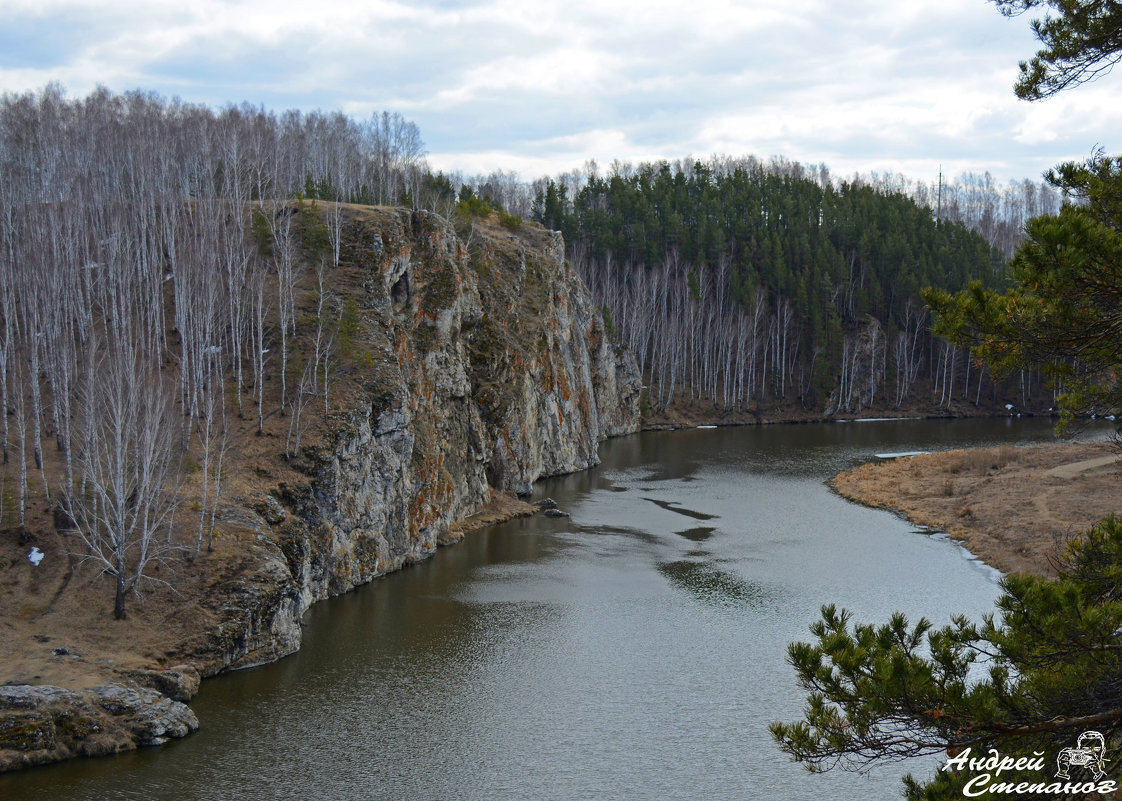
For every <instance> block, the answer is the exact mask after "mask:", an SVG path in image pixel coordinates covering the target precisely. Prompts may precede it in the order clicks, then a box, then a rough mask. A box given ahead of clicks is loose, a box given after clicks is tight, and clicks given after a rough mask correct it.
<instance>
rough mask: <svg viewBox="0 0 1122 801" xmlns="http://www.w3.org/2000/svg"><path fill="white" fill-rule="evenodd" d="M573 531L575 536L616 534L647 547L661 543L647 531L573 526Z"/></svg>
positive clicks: (622, 527)
mask: <svg viewBox="0 0 1122 801" xmlns="http://www.w3.org/2000/svg"><path fill="white" fill-rule="evenodd" d="M573 530H574V532H575V533H577V534H618V535H619V536H621V537H633V538H635V539H637V540H640V541H641V542H644V543H646V544H647V545H658V544H659V543H661V541H662V540H661V539H659V537H658V536H656V535H654V534H652V533H651V532H649V531H644V530H643V529H641V528H628V527H626V526H573Z"/></svg>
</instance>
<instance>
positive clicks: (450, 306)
mask: <svg viewBox="0 0 1122 801" xmlns="http://www.w3.org/2000/svg"><path fill="white" fill-rule="evenodd" d="M331 208H332V210H334V207H331ZM341 211H342V222H343V225H342V236H341V237H340V243H341V248H340V260H339V264H338V266H335V267H330V268H328V269H327V270H326V276H325V277H326V284H327V286H328V290H329V291H330V293H331V295H332V297H333V299H334V302H335V303H336V304H337V308H343V307H344V306H345V307H347V308H349V309H353V310H357V313H356V314H354V315H352V317H353V318H354V324H353V326H352V327H353V329H354V330H353V331H348V332H347V342H346V343H345V349H346V350H347V351H348V352H347V354H342V353H341V354H340V357H341V358H340V360H339V362H338V365H339V366H338V373H339V374H338V375H337V376H336V380H335V382H334V384H333V388H332V390H331V392H332V393H333V394H332V396H331V404H330V407H329V408H330V409H331V412H332V414H330V415H329V416H328V417H327V419H326V420H325V421H324V420H322V419H320V420H319V422H317V423H316V424H315V425H314V426H313V427H312V428H310V429H309V431H308V436H307V437H306V438H305V440H304V447H303V448H302V449H301V451H300V453H299V455H298V457H297V458H296V459H294V460H289V461H287V462H285V463H284V464H279V463H276V462H275V461H274V462H272V463H269V462H266V463H264V464H260V465H257V466H256V467H254V468H253V469H252V470H250V469H249V468H248V467H246V468H244V472H245V473H246V475H244V476H240V477H239V480H240V481H241V485H242V486H243V487H244V486H251V487H253V489H252V490H250V491H249V492H247V493H245V494H243V495H240V496H238V497H237V498H235V499H233V501H232V502H227V503H224V504H223V506H222V508H221V513H220V526H219V528H220V529H221V531H222V533H223V536H224V537H225V538H226V539H225V540H224V541H225V542H227V543H235V545H234V546H227V550H225V551H224V552H223V554H222V555H221V558H216V559H213V560H207V563H208V564H209V565H211V567H209V568H207V569H208V570H210V571H212V572H211V573H210V574H209V578H206V579H205V581H206V582H207V585H206V590H205V591H204V593H203V595H204V596H205V600H204V601H202V602H201V607H202V610H201V612H200V614H203V615H205V616H209V618H210V619H211V620H213V621H214V623H213V625H211V626H209V627H208V628H207V630H206V633H205V634H204V635H202V636H201V637H199V638H197V639H195V640H193V641H191V642H188V643H185V644H184V645H183V647H182V649H181V650H180V652H179V654H178V655H179V656H180V657H182V661H183V663H184V664H182V665H179V666H177V667H173V668H170V669H169V668H162V669H153V670H143V671H133V672H125V673H122V672H121V671H116V673H115V676H114V680H113V681H111V682H110V683H108V684H105V685H103V686H99V687H96V688H94V689H92V690H79V691H71V690H66V689H62V688H59V687H53V686H48V685H42V684H34V685H32V684H19V685H17V686H14V687H6V688H3V689H4V692H3V693H0V770H4V769H10V768H13V767H20V766H24V765H31V764H41V763H43V762H48V761H53V760H57V759H64V758H66V757H68V756H73V755H96V754H102V753H113V752H116V751H119V750H123V749H128V748H135V747H137V746H141V745H153V744H159V743H161V742H163V741H164V740H165V739H167V738H169V737H179V736H183V735H184V734H186V733H188V732H190V731H193V730H194V729H195V728H196V727H197V725H198V723H197V721H196V720H195V717H194V715H193V713H192V712H191V710H190V709H189V708H188V707H187V706H185V704H184V703H183V702H184V701H188V700H189V699H190V697H191V696H192V695H193V693H194V692H195V691H196V690H197V688H198V678H199V676H200V675H202V676H204V677H205V676H212V675H214V674H216V673H219V672H222V671H225V670H230V669H237V668H243V667H250V666H254V665H259V664H263V663H266V662H270V661H273V660H276V659H279V658H280V657H283V656H285V655H287V654H290V653H292V652H293V651H295V650H296V649H298V648H299V647H300V641H301V633H300V619H301V616H302V615H303V613H304V611H305V610H306V609H307V608H308V606H309V605H310V604H312V603H314V602H316V601H318V600H321V599H323V598H327V597H329V596H332V595H337V594H340V593H343V592H347V591H348V590H350V589H353V588H354V587H357V586H359V585H361V584H363V583H366V582H368V581H370V580H371V579H373V578H375V577H377V576H381V575H384V574H386V573H388V572H391V571H394V570H397V569H399V568H401V567H403V566H405V565H408V564H411V563H413V562H416V561H418V560H421V559H425V558H427V557H429V556H431V555H432V554H433V553H434V552H435V551H436V549H437V546H438V545H446V544H451V543H453V542H455V541H457V540H458V539H459V538H460V537H462V536H463V535H462V533H460V531H461V529H460V527H459V526H458V525H454V524H456V523H457V522H458V521H462V520H463V519H465V518H467V517H469V516H471V515H473V514H475V513H476V512H478V511H479V510H480V508H481V507H483V506H484V505H485V504H487V503H488V502H489V501H490V500H491V499H492V493H494V492H503V493H512V494H520V495H528V494H529V493H530V492H531V485H532V484H533V482H534V481H535V480H537V479H538V478H541V477H543V476H550V475H556V474H560V473H566V472H572V471H575V470H580V469H583V468H586V467H589V466H591V465H594V464H596V462H597V455H596V449H597V444H598V443H599V442H600V441H601V440H603V439H604V438H606V437H609V436H614V435H619V434H625V433H629V432H634V431H637V430H638V427H639V390H640V380H639V374H638V369H637V366H636V363H635V359H634V358H633V357H632V356H631V355H630V354H629V353H627V352H626V351H623V350H621V349H619V348H618V347H616V346H614V345H613V344H612V343H611V342H610V341H609V336H608V334H607V332H606V331H605V323H604V319H603V316H602V313H601V311H600V310H599V309H597V308H595V307H593V305H592V303H591V300H590V298H589V295H588V292H587V290H586V289H585V287H584V285H583V284H582V282H581V281H580V279H579V278H578V277H577V275H576V274H575V273H574V272H573V270H572V268H571V267H570V265H569V264H568V263H567V262H566V261H565V260H564V258H563V252H564V248H563V243H562V241H561V238H560V235H559V234H556V233H552V232H549V231H546V230H544V229H541V228H539V227H536V226H525V227H522V228H520V229H519V230H517V231H511V230H507V229H505V228H502V227H501V226H499V225H498V224H497V223H495V222H493V221H488V220H480V219H478V218H476V219H470V220H469V219H466V218H465V219H460V220H457V221H456V223H455V225H454V224H453V223H451V222H449V221H446V220H444V219H442V218H441V217H439V216H436V215H434V214H430V213H425V212H409V211H405V210H398V209H382V208H370V207H359V206H345V207H342V208H341ZM294 213H295V212H294ZM299 213H300V214H301V215H303V216H304V217H305V218H306V209H301V210H300V212H299ZM457 229H458V230H457ZM306 255H308V254H306ZM331 261H332V262H333V261H334V260H333V259H332V260H331ZM312 266H313V265H311V264H307V265H305V267H306V269H305V280H304V282H303V285H302V286H300V287H298V288H297V289H298V293H299V294H300V296H301V297H302V299H303V302H300V301H298V306H299V307H301V308H302V313H303V314H305V316H307V314H308V313H309V309H314V308H315V304H314V302H312V301H311V300H310V299H311V298H313V297H315V294H314V293H315V292H317V291H322V288H321V287H317V286H312V285H311V284H312V282H311V280H310V278H309V276H310V275H311V274H312V273H313V272H314V271H313V270H312V269H311V267H312ZM313 327H314V326H313ZM302 344H303V345H304V346H306V345H307V343H306V342H304V343H302ZM300 347H301V344H300V343H298V344H297V348H296V350H299V348H300ZM293 358H295V357H293ZM274 383H276V382H275V375H274ZM320 408H321V411H320V413H319V418H322V416H323V413H322V407H320ZM313 414H314V412H309V416H311V415H313ZM289 425H290V424H289V423H284V424H283V426H284V427H288V426H289ZM289 430H291V428H290V429H289ZM270 436H276V434H275V433H272V434H271V433H269V432H268V431H267V432H266V436H265V437H264V438H255V441H257V442H259V443H262V446H261V447H262V448H263V449H264V450H261V452H265V450H267V449H268V448H269V447H274V448H275V447H276V446H270V445H268V444H267V443H268V442H269V439H268V437H270ZM273 441H274V442H275V441H276V440H273ZM241 444H242V445H243V446H246V447H248V446H249V445H250V444H251V443H250V442H248V441H246V442H243V443H241ZM235 447H237V445H235ZM274 453H275V451H274ZM270 458H274V459H275V457H270ZM240 464H243V465H246V464H248V463H247V461H246V460H245V459H242V461H241V462H240ZM294 468H295V469H294ZM282 474H283V476H284V479H283V480H279V479H277V478H276V477H275V475H282ZM270 477H272V478H270ZM231 547H232V550H231V549H230V548H231ZM205 575H207V574H204V576H205ZM63 650H65V649H63ZM192 677H193V678H192ZM204 725H205V721H204Z"/></svg>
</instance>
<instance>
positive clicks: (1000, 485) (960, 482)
mask: <svg viewBox="0 0 1122 801" xmlns="http://www.w3.org/2000/svg"><path fill="white" fill-rule="evenodd" d="M1118 455H1119V452H1118V450H1117V447H1116V446H1114V445H1113V444H1112V443H1109V442H1091V443H1072V444H1055V443H1053V444H1042V445H1027V446H1012V445H1004V446H1001V447H998V448H981V449H968V450H950V451H938V452H933V453H928V454H919V455H914V456H903V457H899V458H896V459H891V460H885V461H881V462H872V463H868V464H864V465H861V466H859V467H856V468H854V469H852V470H847V471H845V472H842V473H839V474H838V475H837V476H835V477H834V478H832V479H831V480H830V481H829V485H830V487H831V488H832V489H833V490H834V491H835V492H837V493H838V494H839V495H841V496H842V497H843V498H845V499H847V500H849V501H852V502H855V503H859V504H862V505H863V506H868V507H871V508H875V509H884V510H886V511H890V512H892V513H894V514H896V515H898V516H900V517H903V518H905V519H907V520H908V521H909V522H911V523H912V524H913V525H916V526H918V527H920V528H923V529H927V530H929V531H932V532H939V533H943V534H945V535H946V536H947V537H949V538H950V539H952V540H955V541H956V542H959V543H961V544H962V545H963V547H964V548H966V550H967V551H968V552H969V553H970V554H972V555H973V556H975V557H976V558H977V559H979V560H980V561H981V562H982V563H984V564H986V565H988V566H990V567H993V568H995V569H997V570H999V571H1001V572H1002V573H1004V574H1009V573H1034V574H1036V575H1039V576H1044V577H1048V578H1051V577H1054V576H1055V575H1056V561H1057V559H1058V558H1059V557H1060V555H1061V554H1062V551H1063V547H1064V545H1065V544H1066V543H1067V542H1068V541H1069V540H1070V539H1072V538H1073V537H1075V536H1077V535H1078V534H1079V533H1080V532H1081V531H1084V530H1086V529H1087V528H1089V527H1090V526H1091V525H1093V524H1094V523H1096V522H1097V521H1099V520H1100V519H1102V518H1103V517H1105V516H1106V515H1108V514H1110V513H1118V512H1120V511H1122V509H1120V506H1122V504H1120V503H1119V502H1118V500H1117V497H1118V492H1117V491H1118V489H1119V481H1120V476H1122V467H1120V466H1119V464H1118V463H1117V460H1116V459H1115V458H1114V457H1117V456H1118Z"/></svg>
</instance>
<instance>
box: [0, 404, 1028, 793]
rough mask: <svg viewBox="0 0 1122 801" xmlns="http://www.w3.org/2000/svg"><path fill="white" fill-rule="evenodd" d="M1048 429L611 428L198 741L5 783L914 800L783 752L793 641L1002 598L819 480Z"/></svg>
mask: <svg viewBox="0 0 1122 801" xmlns="http://www.w3.org/2000/svg"><path fill="white" fill-rule="evenodd" d="M1048 438H1050V433H1049V423H1048V422H1047V421H1024V422H1022V423H1019V424H1018V423H1007V422H1005V421H955V422H947V421H914V422H907V423H864V424H856V423H854V424H845V425H819V426H808V425H804V426H775V427H765V428H742V429H723V430H720V431H712V430H702V431H683V432H666V433H655V434H647V435H642V436H634V437H627V438H623V439H619V440H614V441H611V442H608V443H605V445H604V447H603V449H602V451H601V455H602V457H603V464H602V465H601V466H600V467H599V468H597V469H594V470H590V471H586V472H584V473H579V474H575V475H572V476H567V477H562V478H559V479H556V480H551V481H548V482H542V483H541V484H540V485H539V486H538V487H537V491H538V493H539V495H541V496H546V495H548V496H550V497H553V498H555V499H556V500H557V501H558V502H559V503H560V504H561V505H562V507H563V508H565V509H566V510H567V511H569V512H571V514H572V518H571V519H565V518H556V519H552V518H545V517H536V518H532V519H524V520H516V521H512V522H510V523H508V524H505V525H503V526H497V527H493V528H491V529H488V530H484V531H480V532H476V533H473V534H471V535H469V537H468V538H467V539H466V540H465V541H464V542H463V543H462V544H460V545H458V546H456V547H454V548H448V549H441V550H440V552H439V553H438V555H437V557H436V558H435V559H432V560H430V561H428V562H425V563H422V564H420V565H417V566H415V567H412V568H410V569H408V570H405V571H403V572H401V573H399V574H396V575H393V576H390V577H388V578H386V579H384V580H381V581H378V582H375V583H373V584H372V585H370V586H368V587H366V588H363V589H362V590H361V591H359V592H355V593H352V594H350V595H348V596H344V597H341V598H337V599H333V600H332V601H329V602H325V603H323V604H319V605H317V606H315V607H313V608H312V610H311V611H310V612H309V614H308V616H307V620H306V623H307V626H306V628H305V647H304V649H303V650H302V651H301V652H300V653H299V654H297V655H295V656H293V657H290V658H289V659H286V660H283V661H282V662H280V663H278V664H276V665H272V666H269V667H267V668H263V669H260V670H254V671H248V672H244V673H240V674H234V675H231V676H227V677H223V678H221V679H218V680H215V681H210V682H207V683H206V684H205V685H204V689H203V691H202V693H200V695H199V697H198V699H197V700H196V702H195V703H194V707H195V709H196V711H197V713H198V715H199V717H200V719H201V721H202V725H203V728H202V730H201V731H200V732H199V733H198V734H197V735H194V736H192V737H189V738H187V739H185V740H183V741H179V742H176V743H174V744H172V745H169V746H167V747H165V748H162V749H156V750H150V751H144V752H138V753H135V754H129V755H123V756H121V757H118V758H113V759H107V760H95V761H88V762H74V763H70V764H65V765H60V766H54V767H50V768H46V769H42V770H37V771H31V772H27V773H24V774H10V775H6V776H0V798H5V799H8V798H12V799H15V798H19V799H129V798H138V799H145V800H146V801H147V800H148V799H152V798H175V799H215V800H216V801H217V800H218V799H232V798H245V799H258V798H316V799H328V800H330V799H355V798H372V799H381V798H387V799H388V798H408V799H420V800H422V801H423V800H424V799H448V798H465V799H476V798H478V799H523V798H533V799H565V800H566V801H568V800H569V799H593V798H596V799H599V798H627V799H645V798H651V799H667V798H668V799H686V798H690V799H692V798H705V799H744V798H754V797H759V798H768V797H777V798H784V799H815V800H816V801H817V799H821V798H826V797H841V798H892V797H899V796H900V782H899V777H900V775H902V773H903V772H905V770H907V769H908V767H907V766H904V767H901V766H895V767H892V768H889V769H886V770H878V771H874V772H873V773H872V774H871V775H870V776H857V775H852V774H845V773H828V774H825V775H821V776H812V775H808V774H807V773H806V772H805V771H803V770H802V768H800V767H799V766H797V765H793V764H790V763H788V762H787V761H786V760H785V758H784V757H782V756H781V755H780V753H779V752H778V750H777V749H776V748H775V746H774V745H773V744H772V742H771V739H770V737H769V735H768V733H767V724H768V723H769V722H771V721H773V720H777V719H785V720H792V719H795V718H797V717H798V716H799V715H800V713H801V710H802V707H803V704H804V700H805V699H804V698H803V696H802V694H801V693H800V692H799V690H798V688H797V687H796V685H795V681H794V675H793V673H792V671H791V669H790V667H789V666H788V665H787V664H786V646H787V643H789V642H791V641H792V640H795V639H806V638H807V637H808V632H807V627H808V625H809V624H810V623H811V622H812V621H813V620H814V619H816V618H817V616H818V610H819V608H820V607H821V605H822V604H823V603H837V604H839V605H841V606H845V607H847V608H850V609H851V610H853V611H854V614H855V618H856V619H857V620H858V621H870V622H877V621H882V620H884V619H885V618H886V617H887V615H888V614H890V613H891V612H892V611H894V610H896V609H899V610H901V611H903V612H905V613H906V614H907V615H908V616H909V617H910V618H912V619H915V618H918V617H919V616H921V615H922V616H926V617H929V618H931V619H933V620H934V621H935V622H936V624H941V623H943V622H947V621H948V620H949V618H950V616H951V615H952V614H954V613H957V612H964V613H966V614H968V615H971V616H973V617H978V616H980V615H981V614H982V613H983V612H985V611H988V610H989V609H990V608H991V607H992V602H993V599H994V598H995V596H996V593H997V587H996V585H995V583H994V582H993V580H992V577H991V576H990V574H988V573H987V572H986V571H985V570H984V569H982V568H980V567H979V566H978V565H977V564H976V563H973V562H971V561H969V560H967V559H964V558H963V557H962V552H961V550H960V549H958V548H957V547H956V546H955V545H954V544H953V543H950V542H947V541H945V540H940V539H937V538H934V537H928V536H920V535H917V534H915V533H913V532H912V531H911V529H910V527H909V526H908V525H907V524H905V523H903V522H902V521H900V520H898V519H896V518H895V517H893V516H892V515H889V514H887V513H884V512H877V511H872V510H868V509H864V508H861V507H858V506H854V505H852V504H848V503H845V502H844V501H842V500H841V499H840V498H838V497H837V496H835V495H834V494H832V493H831V492H830V491H829V490H828V489H827V488H826V487H825V486H824V484H823V480H824V479H825V478H826V477H828V476H829V475H832V474H833V473H834V472H837V471H838V470H840V469H844V468H846V467H849V466H852V465H854V464H857V463H859V462H862V461H866V460H868V459H869V458H871V454H872V453H875V452H877V451H890V450H891V451H904V450H934V449H939V448H950V447H962V446H965V445H969V444H972V443H977V444H982V445H994V444H998V443H1000V442H1008V441H1011V442H1016V441H1023V440H1041V439H1048ZM683 516H685V517H689V518H691V519H694V520H699V521H705V520H719V521H720V522H719V528H718V527H717V526H716V525H714V526H712V527H710V526H697V527H692V528H685V529H683V524H684V523H685V521H683ZM687 525H688V524H687ZM913 769H918V770H920V771H921V772H922V771H923V770H925V769H926V767H925V766H924V765H920V766H919V767H918V768H913Z"/></svg>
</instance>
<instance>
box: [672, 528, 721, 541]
mask: <svg viewBox="0 0 1122 801" xmlns="http://www.w3.org/2000/svg"><path fill="white" fill-rule="evenodd" d="M716 530H717V529H715V528H712V527H711V526H699V527H697V528H687V529H686V530H685V531H675V532H674V533H675V534H677V535H678V536H679V537H685V538H686V539H687V540H689V541H690V542H705V541H706V540H707V539H709V538H710V537H711V536H713V532H714V531H716Z"/></svg>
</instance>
